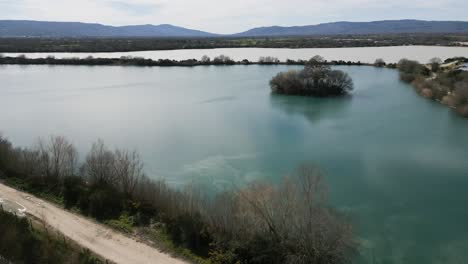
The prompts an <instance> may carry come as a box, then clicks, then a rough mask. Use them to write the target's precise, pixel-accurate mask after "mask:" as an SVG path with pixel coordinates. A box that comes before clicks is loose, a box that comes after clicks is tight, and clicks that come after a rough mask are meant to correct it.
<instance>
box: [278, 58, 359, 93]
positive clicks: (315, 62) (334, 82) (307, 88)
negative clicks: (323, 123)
mask: <svg viewBox="0 0 468 264" xmlns="http://www.w3.org/2000/svg"><path fill="white" fill-rule="evenodd" d="M270 87H271V90H272V92H273V93H277V94H286V95H307V96H316V97H327V96H342V95H347V94H349V93H350V92H351V91H352V90H353V88H354V85H353V80H352V79H351V77H349V75H348V74H347V73H345V72H343V71H340V70H332V69H331V67H330V66H329V65H327V64H325V60H324V59H323V58H322V57H320V56H315V57H313V58H312V59H310V60H309V61H308V62H307V63H306V64H305V67H304V69H303V70H300V71H296V70H290V71H288V72H280V73H278V74H277V75H276V76H275V77H273V79H271V81H270Z"/></svg>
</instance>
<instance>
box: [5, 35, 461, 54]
mask: <svg viewBox="0 0 468 264" xmlns="http://www.w3.org/2000/svg"><path fill="white" fill-rule="evenodd" d="M463 42H468V36H467V35H457V34H383V35H334V36H329V35H324V36H310V37H257V38H191V39H190V38H0V52H126V51H144V50H173V49H214V48H293V49H297V48H341V47H382V46H405V45H434V46H457V45H461V44H460V43H463Z"/></svg>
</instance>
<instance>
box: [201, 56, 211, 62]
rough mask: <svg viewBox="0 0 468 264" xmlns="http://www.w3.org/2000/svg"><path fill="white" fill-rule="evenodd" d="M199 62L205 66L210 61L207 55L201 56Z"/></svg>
mask: <svg viewBox="0 0 468 264" xmlns="http://www.w3.org/2000/svg"><path fill="white" fill-rule="evenodd" d="M201 62H202V63H205V64H207V63H210V62H211V59H210V57H208V56H207V55H203V57H202V58H201Z"/></svg>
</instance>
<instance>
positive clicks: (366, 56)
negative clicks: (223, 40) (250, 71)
mask: <svg viewBox="0 0 468 264" xmlns="http://www.w3.org/2000/svg"><path fill="white" fill-rule="evenodd" d="M221 54H224V55H228V56H230V57H231V58H233V59H234V60H236V61H240V60H243V59H248V60H250V61H257V60H258V58H259V57H261V56H274V57H277V58H279V59H280V60H282V61H286V60H287V59H294V60H300V59H302V60H306V59H310V58H311V57H313V56H315V55H321V56H323V57H324V58H325V59H327V60H345V61H361V62H367V63H373V62H374V61H375V60H376V59H378V58H382V59H384V60H385V61H386V62H398V61H399V60H400V59H402V58H407V59H412V60H418V61H420V62H423V63H426V62H429V60H430V59H431V58H433V57H435V56H438V57H439V58H441V59H443V60H445V59H447V58H453V57H457V56H464V57H468V47H436V46H403V47H401V46H399V47H364V48H316V49H264V48H234V49H233V48H231V49H192V50H159V51H137V52H116V53H28V54H27V56H28V57H30V58H45V57H47V56H55V57H56V58H70V57H78V58H86V57H88V56H94V57H100V58H120V57H121V56H134V57H144V58H150V59H154V60H157V59H174V60H186V59H200V58H201V57H202V56H203V55H208V56H210V57H211V58H214V57H215V56H218V55H221ZM5 55H8V56H18V55H21V53H5Z"/></svg>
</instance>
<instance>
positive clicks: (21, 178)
mask: <svg viewBox="0 0 468 264" xmlns="http://www.w3.org/2000/svg"><path fill="white" fill-rule="evenodd" d="M79 160H80V159H79V157H78V154H77V151H76V149H75V147H74V146H73V145H72V144H71V143H70V142H69V141H67V140H66V139H65V138H63V137H51V138H50V139H49V140H39V142H38V143H37V144H36V146H34V147H32V148H14V147H13V146H12V144H11V143H10V142H9V141H8V140H6V139H5V138H2V137H0V176H1V175H3V178H4V181H5V182H6V183H7V184H10V185H12V186H15V187H16V188H20V189H22V190H25V191H28V192H31V193H34V194H36V195H38V196H40V197H46V198H48V199H50V197H53V199H52V200H54V201H59V202H60V203H62V205H63V206H64V207H65V208H67V209H70V210H73V211H75V212H79V213H81V214H83V215H86V216H89V217H92V218H95V219H97V220H99V221H101V222H103V223H106V224H108V225H110V226H112V227H114V228H116V229H119V230H121V231H122V232H127V233H132V234H133V233H134V232H136V231H137V230H140V231H141V233H143V234H144V236H145V237H146V238H155V239H156V240H163V241H162V242H161V241H159V242H157V243H159V244H161V243H162V244H164V245H166V246H167V245H169V246H167V247H169V248H171V247H172V248H173V249H174V250H175V251H176V252H182V253H181V255H183V256H185V257H187V258H188V259H190V260H192V261H193V262H197V263H226V264H231V263H232V264H235V263H258V264H262V263H273V264H275V263H278V264H280V263H299V264H300V263H304V264H305V263H348V262H350V260H351V259H352V257H353V254H354V253H355V252H356V247H357V244H356V242H355V240H354V238H353V231H352V226H351V225H350V223H349V222H348V221H347V220H346V218H345V217H344V216H342V215H341V214H340V213H338V212H337V211H336V210H334V209H333V208H330V207H329V206H328V205H327V202H326V199H325V197H326V196H325V192H324V186H323V179H322V176H321V174H320V172H319V171H318V170H317V169H316V168H314V167H310V166H303V167H301V168H300V169H298V170H297V171H296V172H295V173H293V174H292V175H291V176H289V177H286V178H285V179H284V180H283V182H282V183H281V184H278V185H271V184H269V183H265V182H256V183H252V184H250V185H248V186H246V187H243V188H238V189H233V190H229V191H225V192H222V193H219V194H216V195H215V197H208V196H206V195H204V194H203V192H201V191H200V190H197V189H195V188H193V187H190V186H189V187H186V188H184V189H173V188H171V187H170V186H168V185H167V184H166V183H165V182H164V181H158V180H152V179H150V178H148V177H147V176H146V175H145V174H144V170H143V164H142V161H141V159H140V157H139V155H138V153H137V152H135V151H128V150H119V149H117V150H111V149H109V148H108V147H107V146H106V145H105V144H104V143H103V142H102V141H98V142H96V143H95V144H93V146H92V148H91V150H90V152H89V153H88V154H87V156H86V157H85V158H84V159H83V162H82V163H80V162H79Z"/></svg>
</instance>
